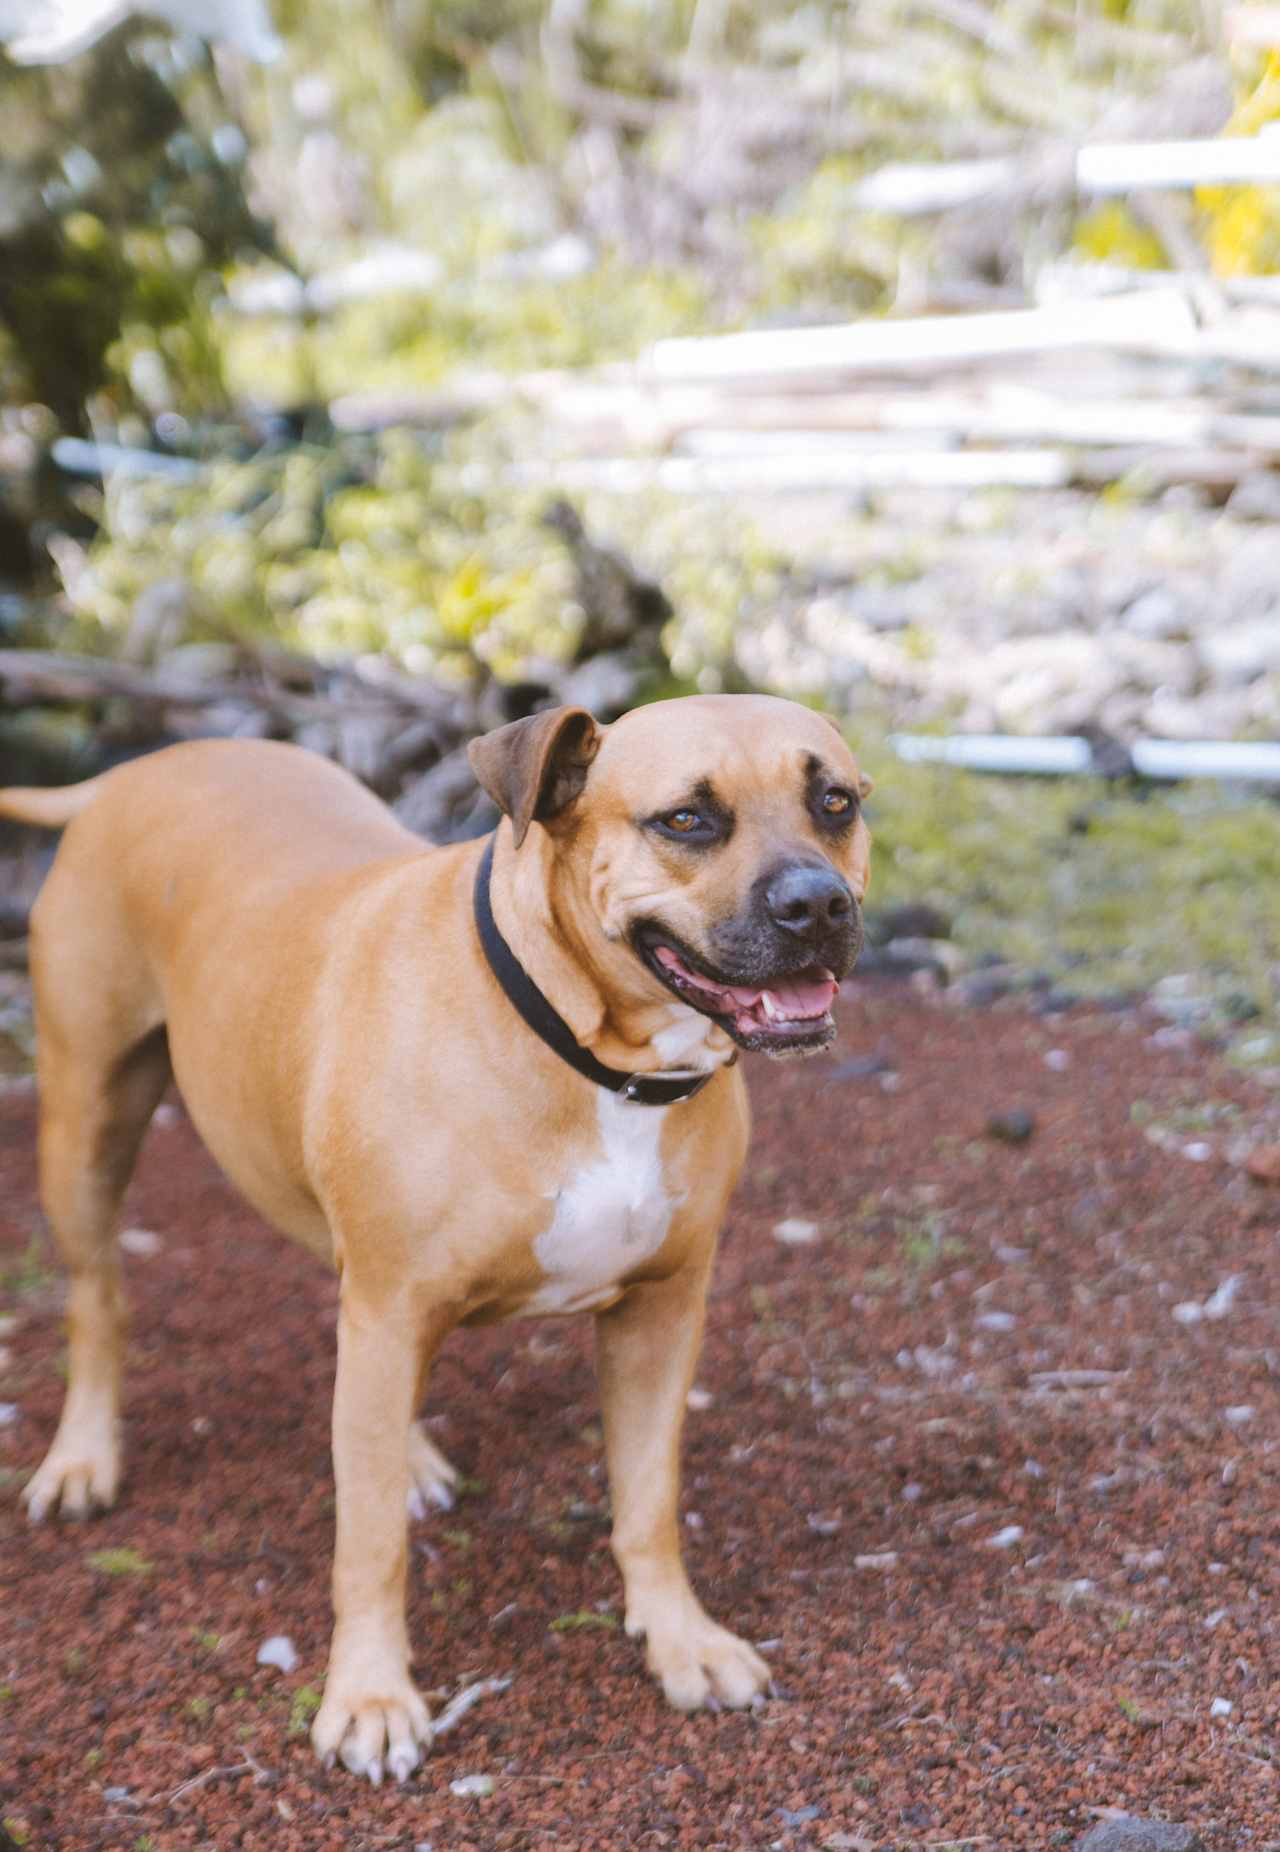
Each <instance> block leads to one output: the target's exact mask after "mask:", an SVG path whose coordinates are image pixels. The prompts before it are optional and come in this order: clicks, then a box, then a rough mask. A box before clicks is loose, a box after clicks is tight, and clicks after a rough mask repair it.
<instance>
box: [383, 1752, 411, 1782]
mask: <svg viewBox="0 0 1280 1852" xmlns="http://www.w3.org/2000/svg"><path fill="white" fill-rule="evenodd" d="M417 1766H418V1752H417V1750H416V1749H407V1748H406V1749H393V1750H392V1751H391V1754H390V1755H389V1756H388V1757H387V1767H388V1769H389V1770H390V1772H391V1774H392V1775H393V1776H394V1777H395V1779H396V1781H397V1782H400V1783H401V1784H403V1783H404V1782H406V1781H408V1779H409V1777H410V1775H412V1773H413V1771H414V1769H415V1768H417Z"/></svg>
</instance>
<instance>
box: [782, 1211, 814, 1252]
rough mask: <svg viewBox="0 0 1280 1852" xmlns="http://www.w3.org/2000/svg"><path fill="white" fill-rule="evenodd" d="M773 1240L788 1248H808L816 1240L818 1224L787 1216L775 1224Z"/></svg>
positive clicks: (798, 1217) (794, 1216)
mask: <svg viewBox="0 0 1280 1852" xmlns="http://www.w3.org/2000/svg"><path fill="white" fill-rule="evenodd" d="M773 1234H774V1239H775V1240H777V1241H781V1242H782V1243H783V1244H784V1246H786V1247H789V1248H803V1247H809V1246H811V1245H812V1243H813V1242H815V1241H816V1240H817V1239H818V1224H817V1223H816V1222H806V1221H804V1220H803V1219H802V1217H800V1216H796V1215H789V1216H787V1217H786V1218H785V1219H784V1220H783V1221H781V1222H775V1223H774V1227H773Z"/></svg>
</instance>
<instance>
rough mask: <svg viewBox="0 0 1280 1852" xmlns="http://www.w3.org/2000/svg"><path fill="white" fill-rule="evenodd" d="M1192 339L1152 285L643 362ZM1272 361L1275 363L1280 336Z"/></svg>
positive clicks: (759, 361) (872, 367)
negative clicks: (1061, 301) (1036, 305)
mask: <svg viewBox="0 0 1280 1852" xmlns="http://www.w3.org/2000/svg"><path fill="white" fill-rule="evenodd" d="M1218 332H1220V331H1215V333H1218ZM1273 336H1274V331H1273ZM1199 346H1200V341H1199V330H1198V329H1197V327H1196V323H1195V318H1194V316H1193V315H1192V312H1191V309H1190V307H1189V305H1188V302H1187V299H1186V296H1185V294H1184V293H1183V291H1182V290H1180V289H1151V290H1136V291H1134V292H1133V293H1132V294H1129V295H1119V296H1106V297H1102V298H1101V299H1098V300H1094V301H1090V302H1083V303H1070V304H1065V303H1064V304H1061V305H1054V306H1051V307H1046V308H1037V309H1010V310H1004V311H998V312H995V313H990V314H978V315H942V316H939V315H930V316H921V317H919V318H917V319H915V320H903V321H865V322H851V323H841V324H837V325H835V326H832V327H822V328H777V329H768V330H762V331H759V332H751V333H747V334H726V335H712V336H708V337H696V336H695V337H686V338H683V339H674V340H666V341H659V342H657V344H656V345H655V346H654V347H653V348H651V349H650V351H649V354H648V355H647V357H646V360H645V362H644V365H645V367H646V369H647V371H648V372H649V373H650V374H651V375H652V376H653V377H654V378H655V379H657V380H659V381H665V380H706V381H714V380H719V381H727V380H735V379H745V380H753V381H754V380H759V379H778V380H783V379H800V378H805V377H806V376H807V377H811V378H812V377H814V376H833V377H835V378H839V377H840V376H841V375H845V374H850V373H859V372H885V371H894V370H899V369H902V370H912V369H916V370H918V369H920V368H937V367H939V366H954V365H956V364H957V363H960V362H964V361H973V360H989V359H995V358H999V357H1002V356H1005V355H1011V354H1031V353H1044V352H1051V351H1058V352H1064V351H1067V350H1070V349H1073V348H1080V347H1121V348H1129V349H1131V350H1133V351H1136V352H1156V353H1174V354H1183V353H1187V354H1191V353H1195V352H1196V351H1197V350H1198V347H1199ZM1276 358H1277V360H1278V361H1280V341H1277V343H1276Z"/></svg>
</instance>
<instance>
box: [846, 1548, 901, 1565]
mask: <svg viewBox="0 0 1280 1852" xmlns="http://www.w3.org/2000/svg"><path fill="white" fill-rule="evenodd" d="M897 1561H898V1552H897V1551H896V1550H868V1551H866V1552H865V1553H864V1554H863V1555H861V1556H855V1557H854V1559H853V1566H854V1568H855V1569H892V1568H894V1566H895V1565H896V1563H897Z"/></svg>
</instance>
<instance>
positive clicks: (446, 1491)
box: [409, 1353, 461, 1518]
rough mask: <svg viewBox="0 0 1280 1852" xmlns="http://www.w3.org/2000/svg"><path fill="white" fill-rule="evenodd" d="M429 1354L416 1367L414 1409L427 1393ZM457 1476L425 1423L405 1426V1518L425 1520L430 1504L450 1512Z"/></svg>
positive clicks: (458, 1476)
mask: <svg viewBox="0 0 1280 1852" xmlns="http://www.w3.org/2000/svg"><path fill="white" fill-rule="evenodd" d="M431 1364H432V1355H431V1354H430V1353H428V1354H425V1355H424V1356H423V1359H422V1361H421V1363H420V1364H419V1366H418V1388H417V1394H416V1396H415V1398H414V1400H415V1406H416V1407H418V1408H421V1407H422V1404H423V1401H424V1399H425V1397H426V1393H427V1378H428V1376H429V1375H430V1374H431ZM460 1476H461V1475H460V1474H459V1472H458V1469H457V1467H456V1466H454V1465H453V1463H452V1462H451V1461H450V1460H448V1459H447V1458H446V1457H445V1455H444V1454H443V1453H441V1451H440V1449H439V1447H437V1446H436V1444H435V1442H434V1441H433V1440H432V1438H431V1436H430V1435H429V1434H428V1433H427V1424H426V1422H425V1421H424V1420H422V1418H421V1417H419V1419H418V1420H416V1421H411V1422H410V1423H409V1516H410V1517H411V1518H425V1517H426V1515H427V1513H428V1512H429V1511H430V1510H431V1508H432V1506H433V1505H434V1506H435V1507H436V1509H437V1510H439V1511H452V1510H453V1506H454V1499H455V1492H454V1487H455V1486H456V1485H457V1484H458V1480H459V1478H460Z"/></svg>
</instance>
